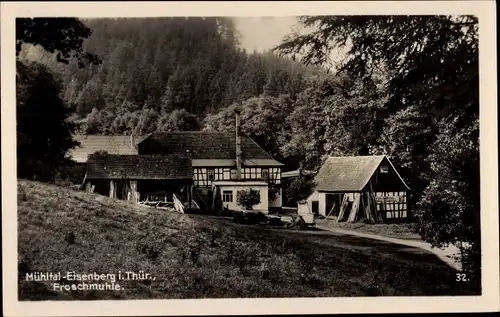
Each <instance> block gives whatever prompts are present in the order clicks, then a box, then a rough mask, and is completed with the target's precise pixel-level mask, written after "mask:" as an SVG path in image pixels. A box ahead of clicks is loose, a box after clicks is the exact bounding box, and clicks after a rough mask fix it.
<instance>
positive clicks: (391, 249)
mask: <svg viewBox="0 0 500 317" xmlns="http://www.w3.org/2000/svg"><path fill="white" fill-rule="evenodd" d="M214 218H217V220H219V221H221V222H223V223H224V225H226V226H244V227H247V228H249V229H250V228H253V229H254V230H257V231H261V232H262V235H267V234H270V233H273V234H281V235H294V236H300V238H301V239H305V240H307V241H308V242H311V243H316V244H320V245H322V246H324V247H335V248H345V249H349V250H356V251H359V252H363V253H365V254H370V253H371V254H378V255H381V256H387V257H391V258H399V259H402V260H406V261H408V260H411V261H413V262H427V263H433V264H437V265H439V266H441V265H443V266H448V267H451V268H453V269H455V270H456V269H459V267H458V266H457V265H456V263H454V262H453V261H452V260H451V259H449V258H446V255H447V253H445V252H443V251H442V250H439V249H433V248H431V247H430V246H426V243H424V242H420V241H411V240H404V239H394V238H387V237H381V236H377V235H373V234H365V233H359V232H356V231H352V230H343V229H332V228H323V227H322V226H317V228H316V229H315V230H293V229H284V228H280V227H272V226H268V225H246V224H238V223H234V222H233V221H232V219H231V218H228V217H214ZM448 252H449V251H448Z"/></svg>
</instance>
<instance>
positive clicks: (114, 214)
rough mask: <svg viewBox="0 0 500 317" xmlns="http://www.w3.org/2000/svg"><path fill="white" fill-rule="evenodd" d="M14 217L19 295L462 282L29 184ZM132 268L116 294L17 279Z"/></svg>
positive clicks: (391, 290)
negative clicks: (137, 277) (133, 277)
mask: <svg viewBox="0 0 500 317" xmlns="http://www.w3.org/2000/svg"><path fill="white" fill-rule="evenodd" d="M18 221H19V225H18V227H19V239H18V241H19V258H18V264H19V298H20V300H40V299H43V300H48V299H50V300H54V299H58V300H59V299H60V300H64V299H120V298H123V299H125V298H126V299H147V298H220V297H293V296H300V297H303V296H306V297H309V296H376V295H398V296H399V295H438V294H439V295H443V294H448V295H452V294H465V291H464V288H470V287H467V286H466V285H464V284H459V282H455V272H454V271H453V270H451V269H449V268H448V267H447V266H445V265H444V264H442V263H440V262H438V261H430V260H429V259H426V258H424V257H422V258H421V259H420V258H419V257H417V258H409V257H404V256H399V255H398V253H397V252H394V253H386V252H382V253H377V252H371V253H370V252H367V251H366V250H365V249H363V248H362V247H359V246H358V247H357V248H350V247H349V246H348V245H344V244H343V242H342V241H341V240H338V239H339V238H338V237H326V236H321V235H315V234H313V233H304V232H302V231H299V232H288V231H284V230H271V229H268V228H265V227H260V226H244V225H237V224H233V223H232V222H230V221H228V220H225V219H222V218H215V217H208V216H197V215H183V214H177V213H169V212H165V211H161V210H157V209H153V208H146V207H140V206H137V205H131V204H128V203H127V202H124V201H118V200H112V199H110V198H107V197H104V196H99V195H95V194H90V193H86V192H79V191H72V190H69V189H66V188H61V187H57V186H54V185H47V184H43V183H38V182H32V181H25V180H20V181H19V183H18ZM358 245H362V244H361V243H359V242H358ZM140 270H142V271H144V272H147V273H150V274H152V275H153V276H154V277H155V278H156V279H154V280H143V281H119V282H118V283H119V284H120V285H121V286H122V287H123V288H124V289H123V290H121V291H96V290H93V291H72V292H65V291H54V290H53V289H52V285H51V282H33V281H26V279H25V277H26V273H30V272H37V271H38V272H54V273H57V272H62V273H64V272H66V271H74V272H76V273H92V272H97V273H115V274H116V273H117V272H118V271H122V272H124V271H135V272H138V271H140ZM63 283H64V282H63ZM66 283H67V282H66Z"/></svg>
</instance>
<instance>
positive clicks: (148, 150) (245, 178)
mask: <svg viewBox="0 0 500 317" xmlns="http://www.w3.org/2000/svg"><path fill="white" fill-rule="evenodd" d="M237 139H238V136H237V135H236V134H235V133H234V132H203V131H189V132H186V131H184V132H162V133H153V134H151V135H149V136H148V137H146V138H145V139H144V140H143V141H142V142H140V143H139V144H138V152H139V154H141V155H142V154H148V155H150V154H169V155H172V154H176V155H185V156H188V157H190V158H191V164H192V169H193V175H192V176H193V185H194V186H195V189H196V194H199V195H200V196H201V197H200V198H201V199H202V200H203V201H204V204H206V205H207V206H211V205H213V201H212V200H213V197H214V186H222V185H223V184H224V182H235V181H239V182H241V183H242V184H240V185H238V186H237V187H242V185H244V184H245V182H246V183H248V184H250V182H254V183H255V182H261V181H263V182H265V183H267V184H268V190H269V192H270V193H271V195H268V194H267V193H266V195H265V196H266V197H269V199H268V201H267V202H266V204H264V205H265V206H267V207H268V209H270V210H273V209H279V208H281V206H282V205H281V204H282V194H281V187H280V186H281V168H282V166H283V164H282V163H280V162H278V161H276V160H275V159H274V158H273V157H272V156H271V155H269V154H268V153H267V152H266V151H265V150H264V149H262V148H261V147H260V146H259V145H258V144H257V143H255V142H254V141H253V140H252V139H251V138H249V137H247V136H244V135H241V136H240V137H239V139H240V140H237ZM238 144H239V145H238ZM238 146H239V147H238ZM238 148H240V152H241V153H239V155H237V151H238V150H237V149H238ZM238 161H240V162H239V163H238ZM226 191H227V190H226ZM221 195H222V193H221ZM224 197H225V198H224ZM224 197H222V196H221V198H222V199H223V200H224V199H226V200H227V199H232V200H233V201H225V202H226V203H228V204H227V205H232V203H233V202H235V199H236V192H234V193H233V195H229V194H228V193H226V195H225V196H224Z"/></svg>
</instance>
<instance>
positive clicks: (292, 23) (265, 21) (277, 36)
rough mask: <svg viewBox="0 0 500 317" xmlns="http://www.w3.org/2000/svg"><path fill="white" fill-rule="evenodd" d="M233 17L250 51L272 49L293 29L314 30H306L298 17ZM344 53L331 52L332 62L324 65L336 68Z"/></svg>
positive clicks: (241, 40) (301, 30)
mask: <svg viewBox="0 0 500 317" xmlns="http://www.w3.org/2000/svg"><path fill="white" fill-rule="evenodd" d="M232 19H233V22H234V24H235V26H236V28H237V30H238V31H239V33H240V35H241V38H240V46H241V47H242V48H244V49H246V50H247V52H249V53H251V52H252V51H253V50H257V51H259V52H262V51H265V50H269V49H272V48H274V47H275V46H276V45H278V44H280V43H281V42H282V40H283V38H284V37H285V36H286V35H288V34H290V33H292V32H293V31H299V32H300V33H309V32H310V31H312V29H309V30H305V29H303V28H302V27H301V26H300V25H298V20H297V17H280V16H266V17H233V18H232ZM344 54H345V51H344V50H333V51H332V52H331V54H330V59H331V60H330V64H329V65H323V66H324V67H326V68H330V69H332V70H333V69H335V67H336V66H337V65H339V62H340V61H341V60H342V58H343V57H344V56H345V55H344Z"/></svg>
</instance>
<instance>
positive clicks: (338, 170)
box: [314, 155, 408, 192]
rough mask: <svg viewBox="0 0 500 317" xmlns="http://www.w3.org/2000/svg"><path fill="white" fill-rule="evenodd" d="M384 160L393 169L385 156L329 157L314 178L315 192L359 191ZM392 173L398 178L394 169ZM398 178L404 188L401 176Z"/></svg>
mask: <svg viewBox="0 0 500 317" xmlns="http://www.w3.org/2000/svg"><path fill="white" fill-rule="evenodd" d="M384 159H387V161H388V162H389V164H390V165H391V167H392V168H393V169H394V166H393V165H392V163H391V162H390V161H389V159H388V158H387V157H386V156H385V155H377V156H344V157H333V156H330V157H328V158H327V159H326V161H325V163H323V165H322V166H321V168H320V170H319V171H318V174H316V176H315V178H314V182H315V183H316V190H318V191H327V192H349V191H361V190H363V188H364V187H365V185H366V184H367V183H368V181H369V180H370V178H371V177H372V175H373V173H374V172H375V171H376V170H377V168H378V166H379V165H380V163H382V161H383V160H384ZM394 171H395V172H396V174H397V175H398V176H399V174H398V172H397V171H396V169H394ZM399 178H400V179H401V181H402V182H403V184H404V185H405V186H406V184H405V183H404V181H403V179H402V178H401V176H399ZM406 187H408V186H406Z"/></svg>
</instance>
